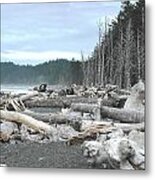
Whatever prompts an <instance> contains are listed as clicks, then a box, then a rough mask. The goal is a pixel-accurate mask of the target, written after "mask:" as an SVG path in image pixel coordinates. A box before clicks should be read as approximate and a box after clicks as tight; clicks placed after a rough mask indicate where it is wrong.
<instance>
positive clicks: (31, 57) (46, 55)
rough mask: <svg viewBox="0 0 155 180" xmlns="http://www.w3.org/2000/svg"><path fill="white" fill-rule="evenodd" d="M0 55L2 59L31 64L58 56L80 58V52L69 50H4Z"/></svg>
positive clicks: (69, 58)
mask: <svg viewBox="0 0 155 180" xmlns="http://www.w3.org/2000/svg"><path fill="white" fill-rule="evenodd" d="M1 57H2V60H3V61H11V60H12V59H14V61H15V63H17V64H33V65H35V64H38V63H42V62H45V61H49V60H55V59H58V58H66V59H68V60H71V59H72V58H75V59H77V60H80V59H81V55H80V53H77V52H69V51H68V52H67V51H64V52H63V51H43V52H34V51H6V52H2V53H1Z"/></svg>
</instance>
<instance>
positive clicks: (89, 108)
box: [71, 103, 144, 123]
mask: <svg viewBox="0 0 155 180" xmlns="http://www.w3.org/2000/svg"><path fill="white" fill-rule="evenodd" d="M99 108H100V109H101V116H102V118H110V119H113V120H119V121H120V122H128V123H140V122H144V112H142V111H136V110H128V109H118V108H112V107H106V106H101V107H99V106H98V105H90V104H83V103H73V104H72V105H71V109H72V110H73V111H80V112H88V113H95V112H96V109H99Z"/></svg>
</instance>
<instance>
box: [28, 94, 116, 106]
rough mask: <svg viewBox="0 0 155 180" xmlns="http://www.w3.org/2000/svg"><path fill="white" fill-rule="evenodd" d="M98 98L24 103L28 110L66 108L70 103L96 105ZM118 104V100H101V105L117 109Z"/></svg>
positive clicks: (42, 100) (65, 98)
mask: <svg viewBox="0 0 155 180" xmlns="http://www.w3.org/2000/svg"><path fill="white" fill-rule="evenodd" d="M97 102H98V98H85V97H79V96H75V97H61V98H60V97H57V98H55V99H34V100H28V101H25V106H26V107H28V108H32V107H60V108H66V107H70V106H71V104H72V103H87V104H96V103H97ZM118 104H119V99H118V100H116V99H112V98H110V99H103V100H102V105H104V106H111V107H117V106H118Z"/></svg>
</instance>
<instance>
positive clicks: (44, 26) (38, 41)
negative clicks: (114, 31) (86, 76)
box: [1, 1, 121, 65]
mask: <svg viewBox="0 0 155 180" xmlns="http://www.w3.org/2000/svg"><path fill="white" fill-rule="evenodd" d="M120 9H121V3H120V2H119V1H116V2H76V3H34V4H2V5H1V15H2V16H1V61H3V62H4V61H13V62H15V63H16V64H33V65H35V64H39V63H42V62H44V61H48V60H52V59H56V58H68V59H72V58H75V59H79V60H80V59H81V55H80V52H81V51H83V52H84V54H85V55H90V54H91V52H92V51H93V49H94V46H95V44H96V43H97V41H98V28H97V22H98V21H99V20H100V19H101V20H102V21H103V22H104V19H105V16H107V18H109V20H110V19H114V18H115V17H116V16H117V15H118V13H119V11H120Z"/></svg>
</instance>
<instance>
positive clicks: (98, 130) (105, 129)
mask: <svg viewBox="0 0 155 180" xmlns="http://www.w3.org/2000/svg"><path fill="white" fill-rule="evenodd" d="M113 129H115V127H114V126H112V125H111V124H108V125H106V124H104V125H103V124H102V125H100V124H97V125H94V126H90V127H88V128H86V129H85V130H84V131H82V132H79V133H78V135H77V136H73V137H72V138H70V139H69V140H68V141H67V144H68V145H74V144H81V143H83V142H84V141H86V140H92V139H96V138H97V135H98V134H106V133H110V132H111V131H112V130H113Z"/></svg>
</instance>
